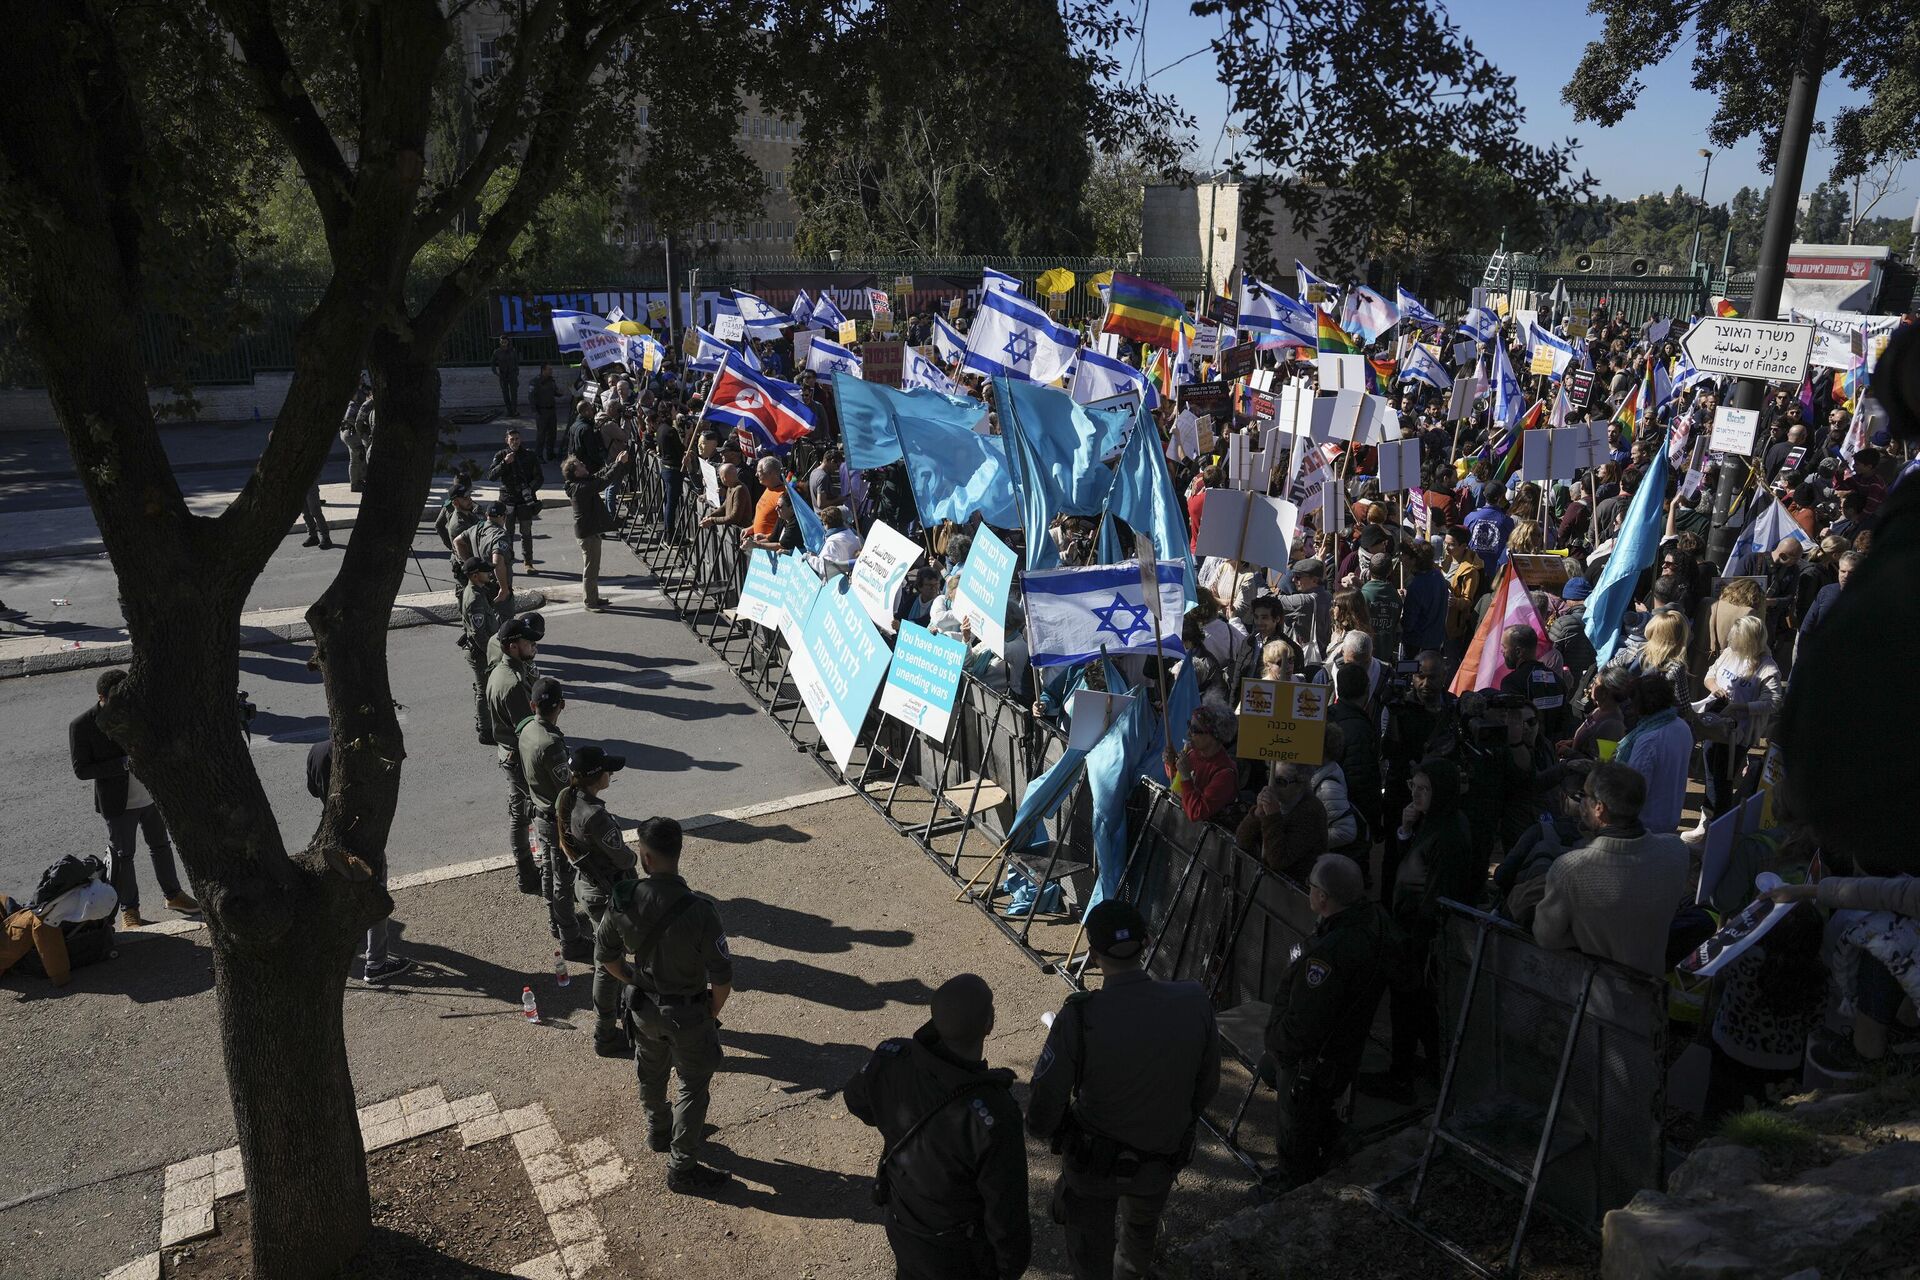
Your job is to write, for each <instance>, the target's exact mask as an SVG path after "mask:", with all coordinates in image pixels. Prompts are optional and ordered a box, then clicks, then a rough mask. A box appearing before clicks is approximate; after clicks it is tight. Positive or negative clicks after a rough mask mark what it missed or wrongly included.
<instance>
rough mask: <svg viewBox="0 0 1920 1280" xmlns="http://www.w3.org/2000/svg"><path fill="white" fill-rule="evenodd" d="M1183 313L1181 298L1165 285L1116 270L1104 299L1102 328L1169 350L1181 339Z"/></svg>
mask: <svg viewBox="0 0 1920 1280" xmlns="http://www.w3.org/2000/svg"><path fill="white" fill-rule="evenodd" d="M1186 314H1187V309H1186V307H1185V306H1184V305H1183V304H1182V303H1181V301H1180V295H1178V294H1176V293H1175V292H1174V291H1173V290H1171V289H1169V288H1167V287H1166V286H1165V285H1162V284H1155V283H1154V282H1153V281H1151V280H1143V279H1141V278H1140V277H1139V276H1130V275H1128V274H1127V273H1126V272H1124V271H1116V272H1114V273H1113V288H1112V291H1111V292H1110V293H1109V295H1108V298H1107V319H1106V322H1105V323H1104V324H1103V325H1101V329H1102V331H1103V332H1106V333H1117V334H1119V335H1120V336H1121V337H1123V338H1131V339H1132V340H1133V341H1135V342H1144V343H1147V344H1149V345H1151V346H1156V347H1172V346H1173V345H1174V344H1175V343H1177V342H1178V341H1179V340H1180V332H1181V328H1182V322H1183V321H1184V320H1185V319H1186Z"/></svg>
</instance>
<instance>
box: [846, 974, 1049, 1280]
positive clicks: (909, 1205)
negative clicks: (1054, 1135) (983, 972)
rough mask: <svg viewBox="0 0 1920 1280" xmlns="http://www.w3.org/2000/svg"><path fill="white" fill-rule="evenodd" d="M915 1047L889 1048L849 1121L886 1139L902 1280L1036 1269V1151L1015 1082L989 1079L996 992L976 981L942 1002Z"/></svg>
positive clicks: (873, 1067) (856, 1095) (886, 1202)
mask: <svg viewBox="0 0 1920 1280" xmlns="http://www.w3.org/2000/svg"><path fill="white" fill-rule="evenodd" d="M930 1012H931V1017H930V1018H929V1019H928V1021H927V1023H926V1025H924V1026H922V1027H921V1028H920V1029H919V1030H918V1031H916V1032H914V1033H913V1036H912V1038H911V1039H893V1040H886V1041H883V1042H882V1043H881V1045H880V1047H879V1048H878V1049H875V1050H874V1052H873V1056H872V1057H871V1058H869V1059H868V1060H867V1065H866V1066H864V1067H862V1068H861V1070H860V1074H858V1075H856V1076H855V1077H854V1078H853V1079H852V1080H850V1081H848V1082H847V1087H846V1091H845V1092H846V1099H847V1110H848V1111H851V1112H852V1113H853V1114H854V1115H855V1116H857V1117H859V1118H860V1119H861V1120H862V1121H864V1122H866V1123H867V1124H870V1125H872V1126H874V1127H875V1128H877V1129H878V1130H880V1134H881V1136H882V1137H883V1138H884V1139H885V1140H886V1148H885V1150H884V1151H883V1153H882V1154H881V1157H880V1165H879V1168H878V1171H877V1172H876V1174H875V1178H874V1192H873V1196H874V1201H875V1203H877V1204H880V1205H883V1206H884V1207H885V1211H886V1219H887V1243H888V1244H889V1245H891V1246H892V1248H893V1258H894V1266H895V1272H894V1274H895V1275H896V1276H898V1277H900V1280H1006V1278H1008V1277H1013V1276H1018V1275H1020V1274H1021V1273H1022V1272H1024V1271H1025V1270H1026V1269H1027V1260H1028V1257H1029V1256H1030V1255H1031V1253H1032V1251H1033V1228H1032V1224H1031V1222H1030V1221H1029V1216H1028V1212H1027V1147H1026V1140H1025V1138H1024V1137H1023V1136H1022V1135H1021V1132H1020V1108H1019V1106H1018V1105H1016V1104H1015V1102H1014V1100H1013V1095H1012V1094H1011V1093H1010V1092H1009V1091H1008V1088H1009V1086H1010V1085H1011V1084H1012V1083H1013V1072H1011V1071H1007V1070H989V1069H988V1068H987V1063H986V1056H985V1044H986V1039H987V1036H988V1035H989V1034H991V1033H992V1031H993V991H992V989H991V988H989V987H988V986H987V984H986V982H985V980H983V979H981V978H979V977H976V976H975V975H973V974H971V973H963V974H961V975H960V976H959V977H956V978H949V979H948V980H947V981H946V982H945V983H943V984H941V987H940V989H939V990H938V991H936V992H934V993H933V1007H932V1009H931V1011H930Z"/></svg>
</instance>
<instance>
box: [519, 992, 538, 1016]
mask: <svg viewBox="0 0 1920 1280" xmlns="http://www.w3.org/2000/svg"><path fill="white" fill-rule="evenodd" d="M520 1012H521V1013H523V1014H525V1015H526V1016H527V1021H528V1022H538V1021H540V1002H539V1001H538V1000H535V999H534V998H533V988H532V987H522V988H520Z"/></svg>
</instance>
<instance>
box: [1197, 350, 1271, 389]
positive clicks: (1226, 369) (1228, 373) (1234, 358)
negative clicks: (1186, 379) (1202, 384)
mask: <svg viewBox="0 0 1920 1280" xmlns="http://www.w3.org/2000/svg"><path fill="white" fill-rule="evenodd" d="M1258 354H1259V352H1258V351H1257V350H1256V349H1255V347H1254V345H1253V344H1252V343H1251V342H1247V343H1242V344H1241V345H1239V346H1237V347H1228V348H1227V349H1226V350H1225V351H1222V352H1221V353H1220V376H1221V378H1222V379H1224V380H1225V381H1227V382H1232V381H1233V380H1234V379H1235V378H1239V377H1243V376H1245V375H1246V374H1248V373H1251V372H1253V366H1254V359H1255V357H1256V356H1257V355H1258ZM1209 385H1212V384H1209Z"/></svg>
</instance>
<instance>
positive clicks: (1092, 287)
mask: <svg viewBox="0 0 1920 1280" xmlns="http://www.w3.org/2000/svg"><path fill="white" fill-rule="evenodd" d="M1101 285H1106V286H1107V287H1108V288H1109V289H1111V288H1112V287H1113V272H1111V271H1102V272H1101V273H1100V274H1099V275H1097V276H1095V277H1094V278H1093V279H1091V280H1089V281H1087V292H1088V293H1090V294H1092V295H1093V296H1094V297H1096V298H1097V297H1099V296H1100V286H1101Z"/></svg>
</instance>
